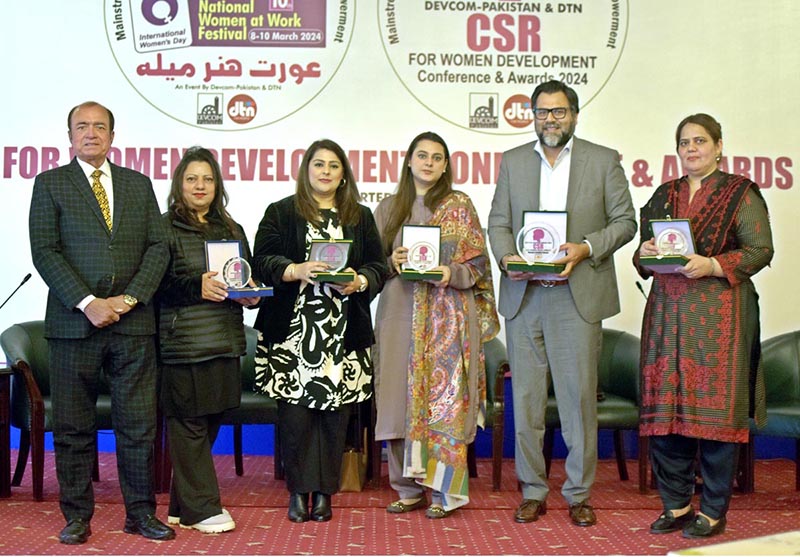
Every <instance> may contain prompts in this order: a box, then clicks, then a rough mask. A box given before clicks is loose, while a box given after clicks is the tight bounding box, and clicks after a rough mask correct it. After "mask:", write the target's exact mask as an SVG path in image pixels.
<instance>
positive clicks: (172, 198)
mask: <svg viewBox="0 0 800 557" xmlns="http://www.w3.org/2000/svg"><path fill="white" fill-rule="evenodd" d="M193 162H205V163H208V165H209V166H210V167H211V173H212V174H213V176H214V200H213V201H212V202H211V206H210V207H209V208H208V217H211V218H216V219H219V220H221V221H222V224H224V225H225V228H227V229H228V230H229V231H230V233H231V234H233V236H234V237H235V238H238V237H239V235H240V233H239V228H238V226H236V223H235V222H234V221H233V219H232V218H231V216H230V214H229V213H228V210H227V209H226V208H225V207H226V206H227V205H228V192H227V191H225V185H224V184H223V182H222V171H221V170H220V168H219V163H218V162H217V159H215V158H214V153H212V152H211V151H209V150H208V149H206V148H205V147H200V146H199V145H195V146H194V147H190V148H189V149H187V150H186V152H185V153H184V154H183V158H181V162H179V163H178V166H176V167H175V171H174V172H173V173H172V185H171V187H170V190H169V197H168V198H167V205H168V206H169V212H170V214H171V215H172V216H173V218H176V219H177V220H179V221H181V222H183V223H185V224H188V225H191V226H203V225H204V223H202V222H200V219H198V218H197V213H196V211H195V210H194V209H192V208H191V207H189V206H188V205H187V204H186V200H185V199H184V198H183V177H184V175H185V174H186V169H187V168H188V166H189V165H190V164H191V163H193Z"/></svg>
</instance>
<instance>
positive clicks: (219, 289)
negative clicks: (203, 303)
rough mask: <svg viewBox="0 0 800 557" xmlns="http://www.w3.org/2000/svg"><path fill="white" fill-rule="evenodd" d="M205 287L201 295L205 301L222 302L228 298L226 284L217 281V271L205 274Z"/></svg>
mask: <svg viewBox="0 0 800 557" xmlns="http://www.w3.org/2000/svg"><path fill="white" fill-rule="evenodd" d="M202 276H203V286H202V288H201V290H200V295H201V296H202V298H203V299H204V300H208V301H209V302H222V301H224V300H225V299H226V298H227V297H228V289H227V288H226V286H225V283H224V282H220V281H218V280H216V279H215V278H213V277H215V276H217V272H216V271H208V272H207V273H203V275H202Z"/></svg>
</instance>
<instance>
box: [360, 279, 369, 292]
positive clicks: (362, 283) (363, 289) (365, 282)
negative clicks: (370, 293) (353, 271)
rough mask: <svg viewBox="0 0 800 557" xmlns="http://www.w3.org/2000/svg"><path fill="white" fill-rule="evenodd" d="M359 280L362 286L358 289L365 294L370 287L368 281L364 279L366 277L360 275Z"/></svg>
mask: <svg viewBox="0 0 800 557" xmlns="http://www.w3.org/2000/svg"><path fill="white" fill-rule="evenodd" d="M358 280H359V281H360V282H361V286H359V287H358V291H359V292H364V291H365V290H366V289H367V286H368V283H367V279H366V278H365V277H364V275H358Z"/></svg>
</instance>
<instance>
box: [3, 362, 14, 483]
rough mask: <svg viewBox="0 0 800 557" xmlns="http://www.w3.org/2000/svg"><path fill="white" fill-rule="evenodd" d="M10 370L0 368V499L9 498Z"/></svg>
mask: <svg viewBox="0 0 800 557" xmlns="http://www.w3.org/2000/svg"><path fill="white" fill-rule="evenodd" d="M12 373H13V372H12V371H11V368H9V367H0V498H2V497H11V429H10V426H11V416H10V408H9V397H10V395H11V375H12Z"/></svg>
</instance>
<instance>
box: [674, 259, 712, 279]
mask: <svg viewBox="0 0 800 557" xmlns="http://www.w3.org/2000/svg"><path fill="white" fill-rule="evenodd" d="M686 257H688V258H689V262H688V263H687V264H686V265H684V266H683V267H682V268H681V270H680V273H681V274H682V275H683V276H685V277H686V278H690V279H699V278H703V277H710V276H712V275H713V274H714V267H715V265H714V260H713V259H712V258H710V257H706V256H704V255H698V254H696V253H693V254H691V255H687V256H686Z"/></svg>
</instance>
